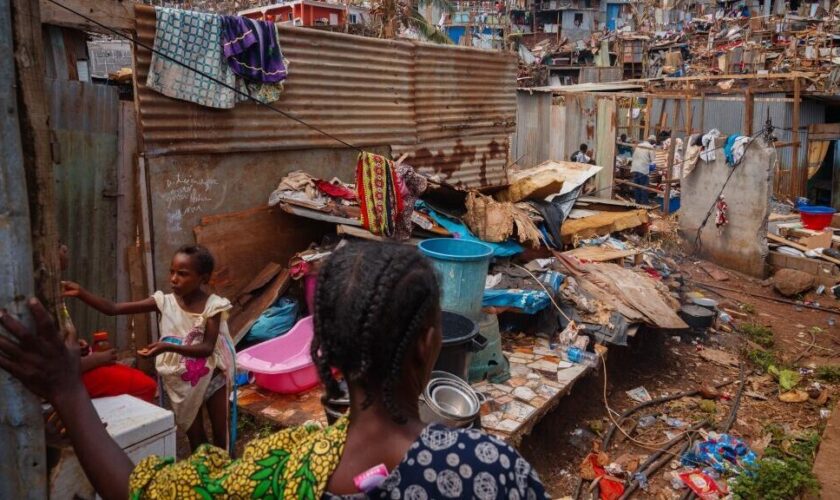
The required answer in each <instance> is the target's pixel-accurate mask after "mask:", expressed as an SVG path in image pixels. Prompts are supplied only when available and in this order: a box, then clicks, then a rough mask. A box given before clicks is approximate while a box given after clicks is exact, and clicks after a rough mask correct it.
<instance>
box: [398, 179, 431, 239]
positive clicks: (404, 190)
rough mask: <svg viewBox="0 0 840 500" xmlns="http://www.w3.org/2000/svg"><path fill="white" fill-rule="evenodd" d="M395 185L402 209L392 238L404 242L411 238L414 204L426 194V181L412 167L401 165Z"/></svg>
mask: <svg viewBox="0 0 840 500" xmlns="http://www.w3.org/2000/svg"><path fill="white" fill-rule="evenodd" d="M397 185H398V188H399V190H400V194H401V195H402V199H403V207H402V210H400V213H399V215H398V216H397V225H396V231H395V234H394V237H395V239H396V240H399V241H405V240H408V239H409V238H411V230H412V228H413V225H412V215H413V214H414V203H415V202H416V201H417V200H418V199H419V198H420V195H422V194H423V193H425V192H426V188H427V187H428V180H427V179H426V177H424V176H422V175H420V174H418V173H417V172H416V171H415V170H414V168H413V167H411V166H410V165H406V164H404V163H403V164H401V165H400V166H398V167H397Z"/></svg>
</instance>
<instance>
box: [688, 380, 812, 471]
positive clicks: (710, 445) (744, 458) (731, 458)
mask: <svg viewBox="0 0 840 500" xmlns="http://www.w3.org/2000/svg"><path fill="white" fill-rule="evenodd" d="M806 396H807V395H806ZM756 458H757V457H756V455H755V453H754V452H753V451H752V450H751V449H750V447H749V446H747V444H746V443H744V441H742V440H741V439H739V438H736V437H732V436H730V435H728V434H717V433H710V434H709V438H708V439H706V440H705V441H700V442H698V443H695V444H694V446H692V447H691V449H690V450H689V451H688V452H686V453H685V454H683V456H682V463H683V465H686V466H697V465H699V464H703V465H706V466H709V467H711V468H712V469H714V470H715V471H717V472H719V473H725V472H731V473H734V474H740V473H741V472H742V471H743V470H744V469H745V468H746V467H748V466H751V465H753V464H754V463H755V461H756Z"/></svg>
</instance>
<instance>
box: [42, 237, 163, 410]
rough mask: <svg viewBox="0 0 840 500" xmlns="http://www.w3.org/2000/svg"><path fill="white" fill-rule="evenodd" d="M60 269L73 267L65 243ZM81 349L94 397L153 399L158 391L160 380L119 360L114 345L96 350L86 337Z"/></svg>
mask: <svg viewBox="0 0 840 500" xmlns="http://www.w3.org/2000/svg"><path fill="white" fill-rule="evenodd" d="M58 261H59V264H60V266H61V272H62V273H65V272H67V269H68V268H69V267H70V249H69V248H68V247H67V245H65V244H61V245H60V246H59V248H58ZM79 347H80V349H81V355H82V359H81V369H82V380H83V381H84V384H85V388H86V389H87V391H88V394H90V397H92V398H104V397H107V396H120V395H122V394H128V395H131V396H134V397H136V398H140V399H142V400H144V401H147V402H149V403H151V402H152V401H154V399H155V394H156V393H157V382H155V380H154V379H153V378H152V377H149V376H148V375H146V374H145V373H143V372H142V371H140V370H137V369H136V368H131V367H130V366H125V365H121V364H119V363H117V350H116V349H113V348H109V349H105V350H101V351H94V350H93V349H91V348H90V346H89V345H88V343H87V342H86V341H85V340H79Z"/></svg>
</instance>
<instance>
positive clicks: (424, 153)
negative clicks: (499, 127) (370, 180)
mask: <svg viewBox="0 0 840 500" xmlns="http://www.w3.org/2000/svg"><path fill="white" fill-rule="evenodd" d="M508 147H509V146H508V137H507V135H482V136H472V137H463V138H455V139H445V140H441V141H430V142H426V143H422V144H419V145H417V146H393V147H392V148H391V151H392V152H393V155H394V157H399V156H401V155H402V154H403V153H408V155H409V156H408V157H407V158H406V160H405V162H406V163H408V164H409V165H411V166H413V167H414V168H416V169H417V170H418V171H419V172H421V173H424V174H437V175H439V176H440V177H442V179H443V180H445V181H447V182H448V183H450V184H452V185H454V186H459V187H464V188H480V187H491V186H502V185H504V184H507V161H508Z"/></svg>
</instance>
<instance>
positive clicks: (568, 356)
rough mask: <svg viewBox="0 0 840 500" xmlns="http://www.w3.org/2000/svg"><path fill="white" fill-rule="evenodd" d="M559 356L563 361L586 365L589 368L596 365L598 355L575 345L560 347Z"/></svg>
mask: <svg viewBox="0 0 840 500" xmlns="http://www.w3.org/2000/svg"><path fill="white" fill-rule="evenodd" d="M560 356H561V358H562V359H563V361H568V362H570V363H576V364H580V365H586V366H589V367H591V368H597V367H598V355H597V354H595V353H592V352H587V351H584V350H582V349H579V348H577V347H564V348H561V349H560Z"/></svg>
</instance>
